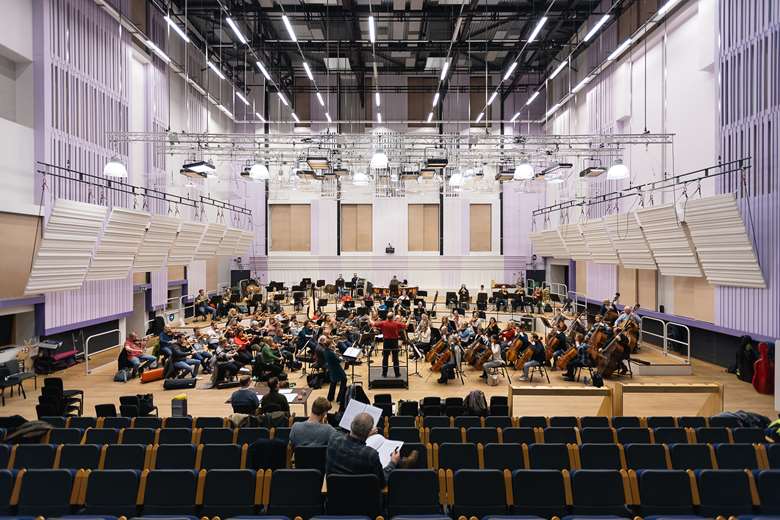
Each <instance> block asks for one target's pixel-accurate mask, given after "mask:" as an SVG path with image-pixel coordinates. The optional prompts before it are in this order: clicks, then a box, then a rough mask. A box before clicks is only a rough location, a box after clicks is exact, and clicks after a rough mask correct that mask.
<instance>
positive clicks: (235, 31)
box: [225, 16, 246, 45]
mask: <svg viewBox="0 0 780 520" xmlns="http://www.w3.org/2000/svg"><path fill="white" fill-rule="evenodd" d="M225 21H226V22H227V23H228V25H229V26H230V28H231V29H233V34H235V35H236V38H238V41H240V42H241V43H243V44H244V45H246V38H244V35H243V34H241V30H239V28H238V25H236V22H234V21H233V19H232V18H231V17H229V16H228V17H227V18H225Z"/></svg>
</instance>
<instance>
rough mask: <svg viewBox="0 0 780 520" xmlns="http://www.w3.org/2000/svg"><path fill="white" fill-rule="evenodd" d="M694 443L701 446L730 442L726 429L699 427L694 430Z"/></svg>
mask: <svg viewBox="0 0 780 520" xmlns="http://www.w3.org/2000/svg"><path fill="white" fill-rule="evenodd" d="M696 442H699V443H702V444H720V443H724V442H731V437H729V430H728V428H720V427H715V428H712V427H701V428H696Z"/></svg>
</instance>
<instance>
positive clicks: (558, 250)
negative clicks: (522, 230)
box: [528, 229, 569, 258]
mask: <svg viewBox="0 0 780 520" xmlns="http://www.w3.org/2000/svg"><path fill="white" fill-rule="evenodd" d="M528 238H530V239H531V243H532V244H533V246H534V253H536V254H537V255H539V256H552V257H555V258H569V251H568V250H567V249H566V244H564V243H563V240H561V235H560V234H559V233H558V230H557V229H552V230H548V231H539V232H537V233H531V234H530V235H528Z"/></svg>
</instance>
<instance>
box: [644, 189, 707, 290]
mask: <svg viewBox="0 0 780 520" xmlns="http://www.w3.org/2000/svg"><path fill="white" fill-rule="evenodd" d="M634 213H635V215H636V219H637V222H638V223H639V225H640V227H641V228H642V234H644V235H645V240H647V245H648V246H649V247H650V250H651V251H652V252H653V258H655V263H656V264H658V271H659V272H660V273H661V274H662V275H665V276H691V277H700V276H702V272H701V268H700V267H699V261H698V259H697V258H696V251H694V249H693V245H692V244H691V241H690V239H689V238H688V232H687V231H686V229H685V227H684V226H683V224H682V223H681V222H680V221H679V219H678V217H677V207H676V206H675V205H674V204H664V205H662V206H654V207H652V208H645V209H640V210H637V211H635V212H634Z"/></svg>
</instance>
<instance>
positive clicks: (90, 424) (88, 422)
mask: <svg viewBox="0 0 780 520" xmlns="http://www.w3.org/2000/svg"><path fill="white" fill-rule="evenodd" d="M68 427H69V428H79V429H81V430H86V429H87V428H96V427H97V417H71V418H69V419H68Z"/></svg>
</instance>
